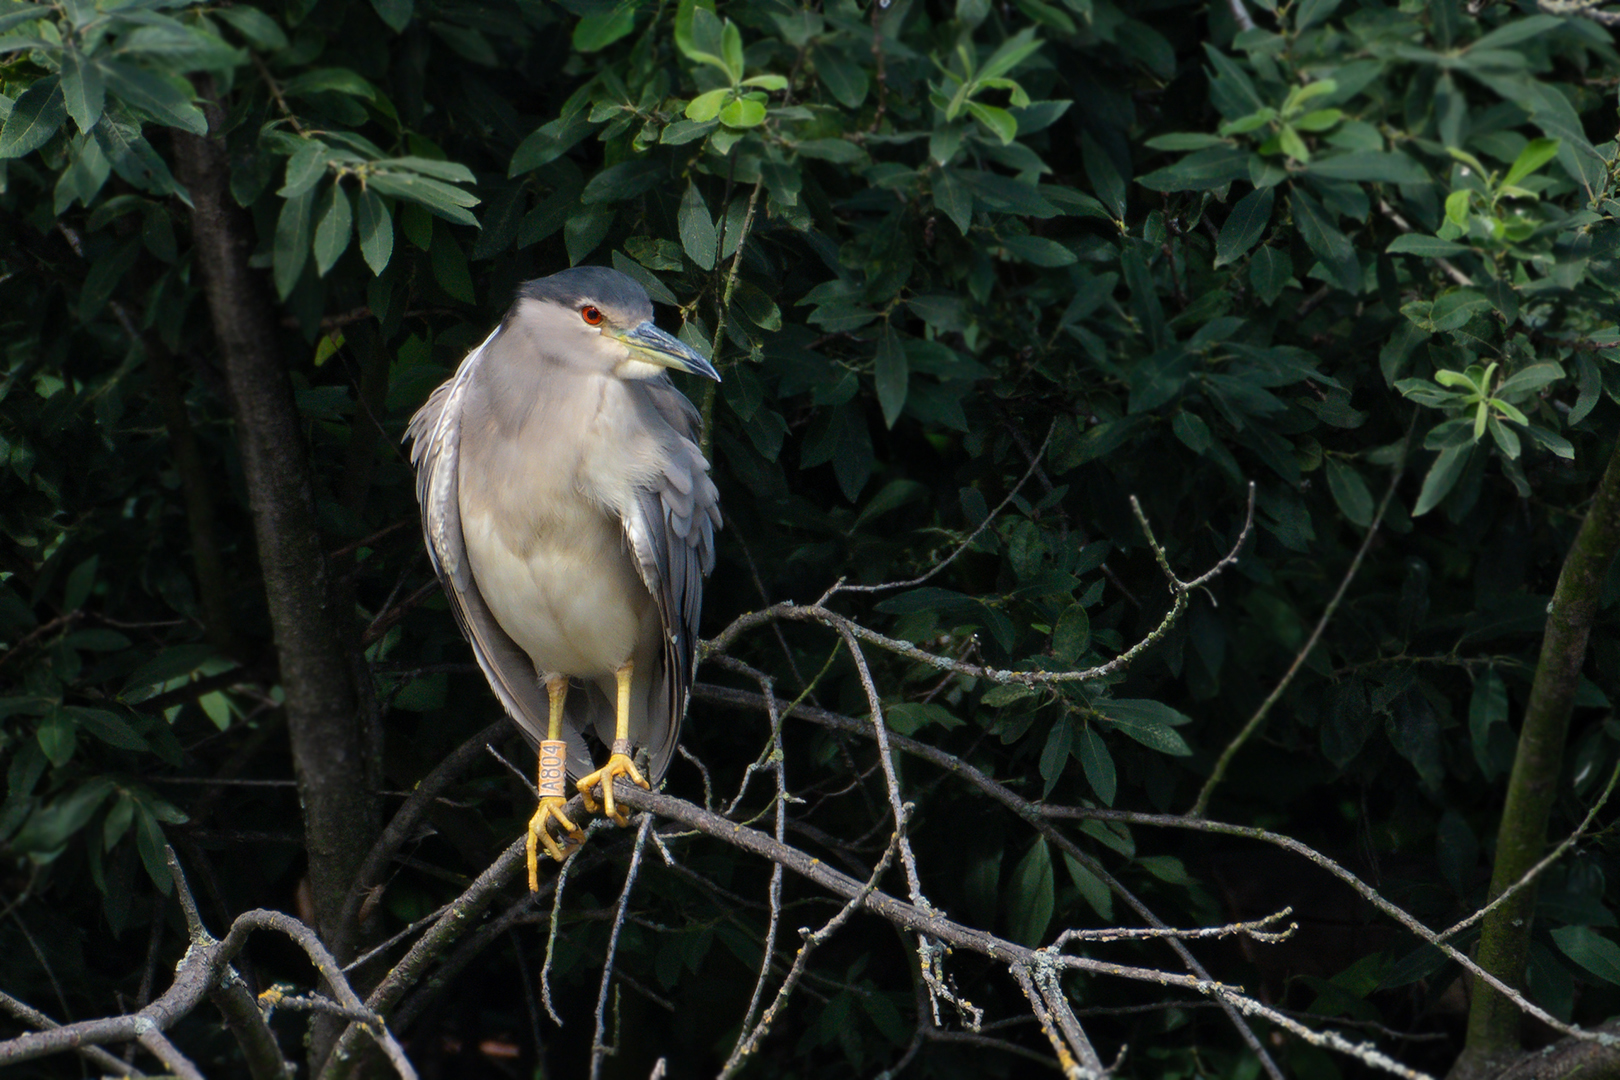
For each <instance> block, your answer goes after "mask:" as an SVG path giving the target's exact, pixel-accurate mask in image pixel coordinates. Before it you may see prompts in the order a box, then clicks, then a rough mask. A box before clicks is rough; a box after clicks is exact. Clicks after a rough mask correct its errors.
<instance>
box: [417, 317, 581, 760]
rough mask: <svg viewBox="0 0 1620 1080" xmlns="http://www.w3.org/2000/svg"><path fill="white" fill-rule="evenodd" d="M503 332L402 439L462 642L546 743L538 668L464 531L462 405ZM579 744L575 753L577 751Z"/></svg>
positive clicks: (526, 726)
mask: <svg viewBox="0 0 1620 1080" xmlns="http://www.w3.org/2000/svg"><path fill="white" fill-rule="evenodd" d="M500 332H501V331H500V329H498V328H497V329H496V330H495V331H494V332H493V333H491V334H490V335H489V337H487V338H485V339H484V341H483V344H481V345H479V346H478V348H477V349H474V350H473V351H472V352H471V353H469V354H468V356H467V358H466V359H465V360H463V361H462V363H461V367H460V368H459V369H458V370H457V371H456V374H455V376H454V377H453V378H451V379H450V380H449V381H448V382H446V383H445V384H444V385H442V386H440V387H439V388H438V389H437V390H435V391H433V393H432V394H431V395H430V396H429V397H428V399H427V402H426V404H424V405H423V406H422V408H421V409H419V410H418V411H417V413H416V415H415V416H413V417H411V422H410V426H409V427H407V428H406V431H405V437H406V438H407V439H409V440H410V441H411V464H412V465H414V466H415V467H416V499H417V502H418V503H420V504H421V507H422V534H423V537H424V538H425V539H426V541H427V549H428V556H429V557H430V558H431V559H432V560H433V569H434V571H435V572H436V573H437V574H438V576H439V580H440V582H442V583H443V585H444V592H445V596H447V597H448V598H449V600H450V610H451V611H452V612H454V613H455V616H456V623H457V624H458V625H459V626H460V627H461V633H462V636H464V637H465V638H466V639H467V640H468V641H469V642H470V643H471V644H472V649H473V656H474V657H475V658H476V659H477V661H478V666H479V667H480V668H482V669H483V672H484V675H485V676H486V677H487V678H488V680H489V685H490V687H491V688H492V689H493V690H494V691H495V694H496V696H497V697H499V698H500V700H501V705H502V706H503V707H505V709H506V712H507V714H508V715H509V716H511V717H512V719H513V720H514V721H516V722H517V725H518V726H519V727H520V728H521V729H522V730H523V734H524V735H525V736H526V737H527V738H528V739H529V741H530V742H535V743H538V742H539V740H540V739H542V738H544V737H545V733H546V717H547V715H548V712H549V708H550V706H549V704H548V703H547V701H546V698H545V695H544V694H543V693H542V692H541V689H540V682H539V679H538V677H537V676H536V675H535V671H534V665H533V663H531V662H530V660H529V657H528V654H527V653H525V652H524V651H523V650H522V649H520V648H519V647H518V645H517V643H516V642H514V641H513V640H512V639H511V638H510V637H509V636H507V633H506V631H504V630H502V629H501V627H500V624H499V623H497V622H496V621H495V616H494V615H493V614H491V612H490V610H489V605H488V604H487V603H486V602H485V600H484V596H483V593H481V592H480V591H479V590H478V584H477V582H475V581H474V580H473V575H472V568H471V567H470V566H469V564H468V562H467V546H466V540H465V539H464V537H463V536H462V532H461V496H460V490H459V482H458V479H457V478H458V475H459V468H460V457H459V447H460V443H461V415H462V406H463V404H464V402H465V400H466V395H467V393H468V388H469V387H470V386H471V384H472V380H473V375H474V372H475V371H476V369H477V367H478V365H479V363H480V362H481V361H482V360H483V358H484V353H485V350H487V349H488V348H489V346H490V343H491V342H493V341H494V340H495V338H496V336H497V335H498V334H500ZM568 739H569V743H570V746H569V749H570V751H571V752H573V754H574V756H579V755H585V760H589V757H588V752H587V750H586V748H585V744H584V740H583V739H581V738H580V737H579V735H578V734H576V733H574V732H572V731H570V732H569V733H568ZM575 743H578V745H577V746H575V745H573V744H575Z"/></svg>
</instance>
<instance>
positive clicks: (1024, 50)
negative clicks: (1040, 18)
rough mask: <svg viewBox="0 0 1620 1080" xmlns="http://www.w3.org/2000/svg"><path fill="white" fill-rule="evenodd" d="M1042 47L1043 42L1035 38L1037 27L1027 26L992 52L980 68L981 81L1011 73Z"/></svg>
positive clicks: (979, 77) (979, 76)
mask: <svg viewBox="0 0 1620 1080" xmlns="http://www.w3.org/2000/svg"><path fill="white" fill-rule="evenodd" d="M1040 47H1041V42H1040V41H1038V40H1036V38H1035V28H1034V27H1032V26H1029V27H1025V28H1024V29H1022V30H1020V31H1018V33H1016V34H1014V35H1013V36H1012V37H1010V38H1008V39H1007V40H1006V41H1004V42H1002V43H1001V46H1000V47H999V48H997V49H996V51H995V52H993V53H991V54H990V58H989V59H988V60H986V61H985V62H984V64H983V66H982V67H980V68H979V70H978V79H979V81H980V82H983V81H984V80H986V79H995V78H999V77H1000V76H1002V75H1006V74H1008V73H1010V72H1011V71H1012V70H1013V69H1014V68H1016V67H1017V66H1018V65H1019V64H1022V63H1023V62H1024V61H1025V60H1027V59H1029V58H1030V57H1031V56H1034V55H1035V53H1036V51H1037V50H1039V49H1040Z"/></svg>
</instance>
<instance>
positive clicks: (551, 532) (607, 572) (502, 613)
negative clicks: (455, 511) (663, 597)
mask: <svg viewBox="0 0 1620 1080" xmlns="http://www.w3.org/2000/svg"><path fill="white" fill-rule="evenodd" d="M466 491H467V489H466V488H465V487H464V488H463V498H462V506H461V513H462V518H461V521H462V532H463V535H464V537H465V540H466V547H467V559H468V562H469V564H470V565H471V567H472V573H473V580H474V581H475V582H477V584H478V589H479V592H481V593H482V594H483V596H484V599H485V601H486V602H487V603H488V604H489V608H490V612H491V613H492V614H493V615H494V616H495V619H496V621H497V622H499V623H500V624H501V628H502V629H503V630H505V631H506V633H507V634H508V635H509V636H510V637H511V638H512V640H513V641H515V642H516V643H517V644H518V646H519V647H520V648H522V649H523V650H524V651H525V652H527V653H528V654H529V658H530V659H531V660H533V661H534V666H535V670H536V671H538V672H542V673H552V674H564V675H576V676H580V677H584V678H600V677H603V676H608V675H611V674H612V673H613V672H614V671H615V670H616V669H617V668H618V667H620V666H621V665H622V664H624V662H625V661H626V660H629V659H630V657H631V654H632V652H634V650H635V646H636V640H637V637H638V635H639V633H640V631H641V626H642V622H643V620H644V618H645V616H646V613H647V609H648V608H649V607H650V606H651V605H652V595H651V594H650V593H649V592H648V591H647V587H646V586H645V585H643V584H642V582H641V579H640V577H638V576H637V574H636V570H635V566H634V564H633V563H632V562H631V560H630V556H629V553H628V552H627V551H626V550H625V544H624V539H623V535H622V532H621V530H620V528H619V525H618V523H617V522H615V521H612V520H610V519H609V518H608V516H607V515H606V514H604V513H602V512H601V511H600V510H597V509H596V508H595V507H592V506H590V505H589V504H588V503H586V502H584V501H583V500H571V501H569V503H568V504H567V505H564V506H562V507H557V506H555V505H554V506H553V507H552V510H553V511H556V510H561V511H562V512H561V513H557V512H553V513H549V514H546V515H544V516H543V517H538V518H533V519H530V521H529V522H523V521H513V520H507V521H503V520H502V517H503V515H501V514H499V513H488V512H484V513H478V512H475V511H474V509H473V506H471V505H469V503H470V502H471V500H469V499H467V497H466ZM530 524H532V525H536V526H539V527H538V528H534V529H532V530H530V529H526V528H525V525H530ZM565 538H566V539H565Z"/></svg>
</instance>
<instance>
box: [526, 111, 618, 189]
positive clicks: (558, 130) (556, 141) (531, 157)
mask: <svg viewBox="0 0 1620 1080" xmlns="http://www.w3.org/2000/svg"><path fill="white" fill-rule="evenodd" d="M599 126H600V125H599V124H597V123H595V122H593V121H592V120H591V118H590V110H589V109H586V108H581V109H579V110H577V111H576V112H572V113H569V114H568V115H567V116H562V117H558V118H557V119H556V120H553V121H551V122H550V123H548V124H542V125H541V126H540V127H538V128H536V129H535V130H534V131H532V132H530V133H529V136H528V137H527V138H526V139H524V140H523V141H522V142H521V143H519V144H518V148H517V149H516V150H515V151H513V153H512V164H511V165H510V166H508V167H507V170H506V175H507V176H519V175H521V174H523V173H526V172H533V171H534V170H535V169H538V168H539V167H540V166H542V165H545V164H547V163H549V162H552V161H555V160H556V159H557V158H559V157H561V156H562V155H564V154H566V153H567V152H568V151H569V150H572V149H573V148H574V147H575V146H578V145H579V144H580V143H581V142H583V141H584V140H585V138H586V136H588V135H590V133H591V132H593V131H595V130H596V129H597V128H598V127H599Z"/></svg>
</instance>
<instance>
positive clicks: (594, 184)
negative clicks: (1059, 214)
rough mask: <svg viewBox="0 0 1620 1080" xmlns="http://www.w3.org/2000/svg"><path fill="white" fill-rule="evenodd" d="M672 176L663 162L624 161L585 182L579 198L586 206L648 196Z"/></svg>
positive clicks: (648, 160)
mask: <svg viewBox="0 0 1620 1080" xmlns="http://www.w3.org/2000/svg"><path fill="white" fill-rule="evenodd" d="M668 176H669V172H668V170H667V169H666V167H665V166H664V164H663V163H662V162H659V161H654V160H650V159H646V158H643V159H638V160H635V161H622V162H620V163H619V164H617V165H609V166H608V167H607V168H605V169H603V170H602V171H601V172H599V173H597V174H596V175H595V176H593V177H591V182H590V183H588V184H586V185H585V190H584V191H583V192H581V194H580V197H579V201H580V202H582V203H584V204H585V205H586V206H591V205H594V204H596V203H615V202H624V201H625V200H627V199H633V198H635V197H636V196H638V195H644V194H646V193H647V192H649V191H651V190H652V189H653V188H655V187H657V186H658V183H659V181H661V180H664V179H665V178H667V177H668Z"/></svg>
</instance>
